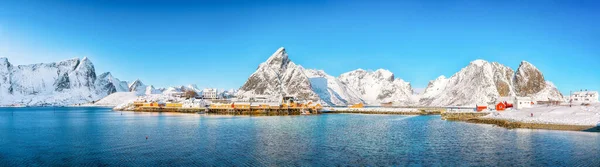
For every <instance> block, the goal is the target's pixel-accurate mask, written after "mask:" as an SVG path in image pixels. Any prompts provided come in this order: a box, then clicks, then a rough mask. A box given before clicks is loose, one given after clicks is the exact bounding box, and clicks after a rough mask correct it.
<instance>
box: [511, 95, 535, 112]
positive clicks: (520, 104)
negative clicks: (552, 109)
mask: <svg viewBox="0 0 600 167" xmlns="http://www.w3.org/2000/svg"><path fill="white" fill-rule="evenodd" d="M532 106H533V100H531V97H515V100H514V107H515V108H516V109H517V110H520V109H523V108H531V107H532Z"/></svg>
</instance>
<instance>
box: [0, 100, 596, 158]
mask: <svg viewBox="0 0 600 167" xmlns="http://www.w3.org/2000/svg"><path fill="white" fill-rule="evenodd" d="M146 136H148V139H146ZM24 165H27V166H30V165H32V166H104V165H112V166H122V165H127V166H131V165H133V166H142V165H143V166H150V165H152V166H156V165H159V166H209V165H210V166H213V165H216V166H234V165H235V166H334V165H344V166H345V165H351V166H360V165H372V166H389V165H400V166H405V165H419V166H420V165H422V166H600V133H589V132H568V131H548V130H508V129H504V128H499V127H493V126H491V125H480V124H469V123H462V122H450V121H443V120H440V117H439V116H398V115H360V114H322V115H310V116H270V117H251V116H216V115H199V114H177V113H140V112H117V111H112V110H111V109H108V108H2V109H0V166H24Z"/></svg>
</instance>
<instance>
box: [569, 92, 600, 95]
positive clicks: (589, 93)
mask: <svg viewBox="0 0 600 167" xmlns="http://www.w3.org/2000/svg"><path fill="white" fill-rule="evenodd" d="M575 94H577V95H594V94H598V91H578V92H573V95H575Z"/></svg>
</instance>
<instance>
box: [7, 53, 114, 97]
mask: <svg viewBox="0 0 600 167" xmlns="http://www.w3.org/2000/svg"><path fill="white" fill-rule="evenodd" d="M109 75H110V74H106V75H102V76H101V77H100V78H98V77H97V76H96V71H95V68H94V65H93V63H92V62H91V61H90V60H89V59H88V58H85V57H84V58H83V59H78V58H74V59H69V60H64V61H60V62H56V63H39V64H31V65H19V66H13V65H12V64H10V63H9V62H8V59H6V58H0V105H4V106H6V105H13V104H19V105H30V106H39V105H70V104H78V103H87V102H91V101H95V100H98V99H100V98H102V97H104V96H106V95H108V94H111V93H114V92H115V91H116V87H115V85H112V86H111V84H110V83H113V82H120V81H118V80H117V79H116V78H112V76H109ZM111 78H112V79H111Z"/></svg>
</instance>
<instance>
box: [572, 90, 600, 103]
mask: <svg viewBox="0 0 600 167" xmlns="http://www.w3.org/2000/svg"><path fill="white" fill-rule="evenodd" d="M570 99H571V102H572V103H597V102H598V91H579V92H573V94H571V97H570Z"/></svg>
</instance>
